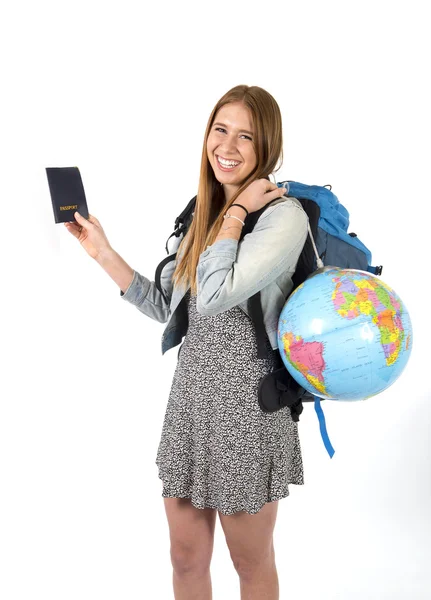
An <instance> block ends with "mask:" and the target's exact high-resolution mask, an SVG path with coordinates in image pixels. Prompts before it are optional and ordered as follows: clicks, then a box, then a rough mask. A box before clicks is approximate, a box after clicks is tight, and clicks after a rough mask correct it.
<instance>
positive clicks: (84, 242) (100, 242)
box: [64, 211, 112, 260]
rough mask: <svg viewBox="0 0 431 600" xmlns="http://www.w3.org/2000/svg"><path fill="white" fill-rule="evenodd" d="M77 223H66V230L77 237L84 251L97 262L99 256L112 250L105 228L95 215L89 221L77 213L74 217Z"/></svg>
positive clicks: (89, 217) (90, 216) (89, 216)
mask: <svg viewBox="0 0 431 600" xmlns="http://www.w3.org/2000/svg"><path fill="white" fill-rule="evenodd" d="M73 216H74V217H75V219H76V221H77V223H65V224H64V225H65V227H66V229H67V230H68V231H69V232H70V233H71V234H72V235H73V236H75V237H76V239H77V240H78V241H79V243H80V244H81V246H82V247H83V248H84V250H85V251H86V252H87V253H88V254H89V255H90V256H91V258H94V259H95V260H97V258H98V257H99V256H101V255H102V254H105V253H106V252H107V251H109V250H112V247H111V244H110V243H109V241H108V238H107V237H106V235H105V232H104V231H103V227H102V226H101V224H100V223H99V221H98V220H97V219H96V217H94V216H93V215H90V214H89V215H88V219H86V218H85V217H83V216H82V215H80V214H79V213H78V211H76V212H75V213H74V215H73Z"/></svg>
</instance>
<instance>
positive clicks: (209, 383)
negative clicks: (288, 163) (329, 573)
mask: <svg viewBox="0 0 431 600" xmlns="http://www.w3.org/2000/svg"><path fill="white" fill-rule="evenodd" d="M280 158H281V159H282V121H281V115H280V110H279V107H278V105H277V103H276V101H275V100H274V98H273V97H272V96H271V95H270V94H269V93H268V92H266V91H265V90H263V89H262V88H260V87H257V86H252V87H249V86H246V85H239V86H237V87H234V88H233V89H231V90H230V91H228V92H227V93H226V94H225V95H224V96H223V97H222V98H221V99H220V100H219V101H218V102H217V104H216V106H215V107H214V109H213V111H212V112H211V115H210V117H209V120H208V124H207V129H206V133H205V138H204V146H203V152H202V162H201V171H200V180H199V188H198V193H197V199H196V206H195V212H194V216H193V219H192V223H191V225H190V228H189V230H188V233H187V235H186V236H185V237H182V238H181V237H180V238H179V239H178V244H179V245H178V247H177V248H175V249H174V250H173V252H175V251H177V250H178V254H177V257H176V259H175V260H172V261H171V262H170V263H167V265H166V266H165V268H164V269H163V274H162V277H161V285H162V288H163V290H164V292H165V293H164V294H161V293H160V291H159V290H158V289H157V287H156V286H155V283H154V282H151V281H149V280H148V279H147V278H146V277H144V276H143V275H141V274H140V273H138V272H137V271H135V270H134V269H132V268H131V267H130V266H129V265H127V263H125V262H124V260H123V259H122V258H121V257H120V256H119V255H118V254H117V253H116V252H115V251H114V250H113V249H112V247H111V246H110V244H109V242H108V240H107V237H106V235H105V233H104V231H103V229H102V227H101V225H100V223H99V221H98V220H97V219H96V217H94V216H92V215H89V219H88V220H86V219H85V218H83V217H81V216H80V215H79V214H78V213H76V214H75V218H76V220H77V223H76V224H75V223H66V224H65V225H66V227H67V228H68V230H69V231H70V232H71V234H73V235H74V236H75V237H76V238H77V239H78V240H79V242H80V243H81V245H82V246H83V247H84V249H85V250H86V251H87V252H88V254H89V255H90V256H91V257H92V258H94V259H95V260H96V261H97V262H98V263H99V264H100V265H101V266H102V268H104V269H105V271H106V272H107V273H108V274H109V275H110V276H111V277H112V279H113V280H114V281H115V282H116V283H117V284H118V286H119V287H120V294H121V297H122V298H123V299H124V300H126V301H128V302H130V303H131V304H133V305H135V306H136V307H137V308H138V309H139V310H140V311H141V312H143V313H144V314H146V315H148V316H150V317H151V318H153V319H156V320H158V321H160V322H167V325H166V328H165V332H164V334H163V341H162V352H163V353H164V352H165V351H166V350H167V349H169V348H171V347H172V346H175V345H177V344H179V343H180V341H181V338H182V334H181V326H180V322H179V321H180V319H179V316H178V315H181V310H180V306H183V307H186V308H185V310H186V315H187V321H188V326H187V333H186V335H185V337H184V341H183V344H182V345H181V347H180V352H179V356H178V363H177V366H176V370H175V373H174V377H173V381H172V387H171V392H170V396H169V400H168V403H167V408H166V413H165V419H164V424H163V429H162V433H161V439H160V444H159V448H158V452H157V459H156V464H157V465H158V469H159V477H160V478H161V479H162V481H163V493H162V496H163V498H164V503H165V509H166V515H167V519H168V523H169V530H170V542H171V560H172V565H173V588H174V594H175V598H176V599H177V600H186V599H187V600H209V599H211V598H212V592H211V577H210V562H211V556H212V551H213V541H214V528H215V520H216V515H217V513H218V515H219V518H220V522H221V525H222V528H223V531H224V533H225V536H226V542H227V545H228V548H229V551H230V555H231V557H232V561H233V565H234V567H235V569H236V570H237V572H238V575H239V578H240V589H241V598H244V599H245V598H250V599H251V598H256V599H257V598H266V599H268V600H276V599H278V598H279V585H278V577H277V571H276V565H275V554H274V545H273V530H274V525H275V520H276V515H277V507H278V500H279V499H281V498H284V497H286V496H288V495H289V489H288V484H296V485H302V484H303V468H302V458H301V450H300V443H299V438H298V430H297V423H296V422H294V421H293V420H292V417H291V413H290V409H289V408H288V407H284V408H282V409H281V410H279V411H276V412H273V413H266V412H264V411H262V409H261V408H260V406H259V404H258V400H257V388H258V384H259V381H260V379H261V378H262V377H263V376H264V375H265V374H266V373H268V372H269V371H271V370H272V368H273V366H274V364H275V363H274V357H275V354H276V353H277V352H278V345H277V324H278V317H279V314H280V312H281V309H282V307H283V304H284V302H285V298H286V295H287V294H288V292H289V291H290V290H291V288H292V280H291V276H292V275H293V273H294V270H295V267H296V263H297V260H298V257H299V254H300V252H301V250H302V247H303V245H304V243H305V240H306V236H307V215H306V213H305V212H304V210H303V209H302V207H301V205H300V204H299V202H298V201H297V200H296V199H294V198H288V197H287V196H285V195H284V193H285V192H286V190H285V188H278V187H277V185H276V184H275V183H271V182H270V181H269V179H268V175H269V174H271V173H273V171H274V170H275V167H276V165H277V162H278V161H279V159H280ZM274 200H277V201H276V202H272V203H271V205H270V206H269V207H268V208H267V209H266V210H265V211H264V212H263V213H262V215H261V216H260V217H259V219H258V221H257V223H256V225H255V227H254V228H253V230H252V231H251V232H250V233H248V234H247V235H245V236H244V238H243V239H242V241H241V242H239V237H240V234H241V230H242V227H243V226H244V221H245V219H246V217H247V215H248V214H250V213H252V212H254V211H257V210H259V209H260V208H262V207H263V206H265V205H266V204H268V202H271V201H274ZM176 239H177V238H176ZM258 291H261V302H262V312H263V316H264V324H265V330H266V333H267V336H268V340H267V342H268V344H267V350H268V357H267V358H257V345H256V333H255V328H254V325H253V322H252V321H251V319H250V317H249V314H248V309H247V300H248V299H249V298H250V297H251V296H252V295H253V294H255V293H256V292H258Z"/></svg>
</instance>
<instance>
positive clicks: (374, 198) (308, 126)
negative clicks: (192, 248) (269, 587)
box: [0, 0, 431, 600]
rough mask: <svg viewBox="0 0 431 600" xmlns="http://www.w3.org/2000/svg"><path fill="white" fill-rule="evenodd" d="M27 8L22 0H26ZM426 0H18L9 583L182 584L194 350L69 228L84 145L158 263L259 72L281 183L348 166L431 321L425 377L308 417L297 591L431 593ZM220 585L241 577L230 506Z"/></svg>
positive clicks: (340, 181)
mask: <svg viewBox="0 0 431 600" xmlns="http://www.w3.org/2000/svg"><path fill="white" fill-rule="evenodd" d="M12 6H13V8H12ZM425 7H426V3H425V2H410V3H409V4H408V5H407V3H405V2H403V3H401V2H379V1H376V0H374V1H373V2H361V3H352V2H314V3H313V2H311V3H310V2H304V1H301V2H295V3H294V4H293V3H289V2H286V1H284V2H280V3H275V2H271V1H266V2H261V3H257V4H256V3H255V4H253V3H249V2H240V1H237V2H228V3H213V2H211V3H205V2H200V3H196V4H193V3H190V2H185V1H183V2H163V3H162V4H161V5H156V3H144V2H130V1H123V2H122V3H121V4H120V3H119V2H118V3H113V2H103V3H102V2H97V3H96V2H89V1H88V0H87V1H86V2H74V3H66V2H59V1H56V2H38V3H30V2H15V3H14V4H13V5H10V6H9V7H7V8H5V7H3V8H2V9H1V14H0V51H1V52H0V55H1V84H2V90H3V91H2V93H1V96H0V102H1V111H0V119H1V130H0V144H1V146H0V148H1V162H0V169H1V177H0V186H1V189H0V193H1V211H2V229H1V236H0V244H1V247H0V250H1V274H2V277H1V286H2V289H1V302H2V310H1V343H2V356H3V359H2V369H1V404H0V486H1V490H0V491H1V493H0V527H1V529H0V565H1V566H0V568H1V576H0V596H1V598H2V600H18V599H19V600H24V599H25V600H33V599H34V598H44V600H51V599H53V600H54V599H55V600H58V599H61V600H69V599H73V600H75V599H77V598H79V599H80V600H90V599H91V600H96V599H103V600H110V599H116V600H117V599H120V598H121V599H124V598H127V599H128V600H135V599H138V598H139V599H141V598H162V599H164V598H173V593H172V584H171V564H170V556H169V534H168V525H167V521H166V516H165V512H164V506H163V500H162V497H161V490H162V482H161V481H160V480H159V479H158V472H157V467H156V465H155V457H156V451H157V446H158V442H159V437H160V432H161V427H162V422H163V416H164V412H165V408H166V402H167V398H168V395H169V390H170V385H171V381H172V376H173V372H174V369H175V366H176V360H177V350H178V348H176V349H172V350H170V351H169V352H167V353H166V354H165V355H164V356H163V357H162V354H161V347H160V342H161V335H162V332H163V327H164V325H162V324H160V323H157V322H155V321H151V320H150V319H148V318H147V317H145V316H144V315H143V314H142V313H140V312H139V311H138V310H137V309H135V308H134V307H133V306H131V305H129V304H128V303H127V302H125V301H123V300H122V299H121V298H120V294H119V288H118V286H117V285H116V284H115V283H114V282H113V281H112V280H111V279H110V278H109V276H107V275H106V273H105V272H104V271H103V270H102V269H101V268H100V266H99V265H98V264H97V263H95V262H94V261H93V260H92V259H91V258H90V257H89V256H88V255H87V254H86V253H85V251H84V250H83V248H81V246H80V245H79V243H78V242H77V240H76V239H75V238H74V237H73V236H72V235H71V234H70V233H68V232H67V230H66V229H65V227H64V226H63V225H55V223H54V217H53V211H52V206H51V200H50V196H49V189H48V183H47V179H46V173H45V167H47V166H75V165H76V166H78V167H79V169H80V171H81V175H82V178H83V183H84V187H85V191H86V196H87V201H88V206H89V210H90V213H91V214H94V215H95V216H96V217H97V218H98V219H99V220H100V222H101V224H102V225H103V227H104V230H105V232H106V234H107V236H108V239H109V241H110V243H111V245H112V246H113V247H114V248H115V249H116V250H117V252H119V253H120V254H121V256H123V258H124V259H125V260H126V261H127V262H128V263H129V264H130V265H131V266H132V267H133V268H135V269H136V270H138V271H139V272H141V273H143V274H145V275H146V276H147V277H149V278H151V279H154V272H155V269H156V267H157V265H158V263H159V261H161V260H162V259H163V258H164V257H165V256H166V252H165V243H166V240H167V238H168V236H169V235H170V233H171V232H172V231H173V226H174V221H175V218H176V216H177V215H178V214H179V213H180V212H181V211H182V209H183V208H184V206H185V205H186V204H187V202H188V201H189V200H190V198H192V196H194V195H195V193H196V191H197V184H198V176H199V168H200V156H201V151H202V143H203V135H204V131H205V126H206V123H207V119H208V116H209V114H210V112H211V110H212V108H213V106H214V104H215V103H216V102H217V100H218V99H219V98H220V97H221V96H222V95H223V94H224V93H225V92H226V91H227V90H229V89H230V88H231V87H233V86H235V85H238V84H240V83H246V84H248V85H259V86H261V87H263V88H265V89H266V90H268V91H269V92H270V93H271V94H272V95H273V96H274V97H275V99H276V100H277V102H278V103H279V106H280V109H281V112H282V115H283V127H284V129H283V132H284V151H285V158H284V164H283V167H282V169H281V170H280V171H279V173H277V175H276V177H277V181H282V180H284V179H291V180H295V181H300V182H303V183H308V184H317V185H325V184H328V183H330V184H332V186H333V188H332V189H333V192H334V193H335V194H336V195H337V197H338V198H339V200H340V202H342V203H343V204H345V205H346V206H347V208H348V210H349V212H350V219H351V221H350V229H349V231H355V232H356V233H357V234H358V235H359V237H360V239H361V240H362V241H363V242H364V243H365V244H366V245H367V246H369V247H370V249H371V250H372V252H373V264H383V265H384V271H383V276H382V279H383V280H384V281H385V282H386V283H388V284H389V285H391V286H392V287H393V288H394V289H395V291H397V293H398V294H399V295H400V296H401V298H402V299H403V300H404V302H405V304H406V306H407V308H408V310H409V312H410V315H411V319H412V322H413V327H414V340H413V352H412V357H411V359H410V362H409V364H408V366H407V368H406V369H405V371H404V373H403V374H402V376H401V378H400V379H398V381H397V382H396V383H395V384H394V385H393V386H392V387H390V388H389V389H388V390H386V391H385V392H383V393H382V394H380V395H379V396H377V397H374V398H372V399H370V400H369V401H367V402H357V403H337V402H325V403H324V404H323V407H324V410H325V415H326V419H327V426H328V432H329V436H330V438H331V441H332V444H333V446H334V448H335V451H336V452H335V455H334V457H333V459H332V460H331V459H330V458H329V456H328V454H327V453H326V450H325V448H324V446H323V444H322V441H321V438H320V432H319V428H318V421H317V417H316V414H315V412H314V408H313V406H312V404H308V405H306V406H305V410H304V413H303V414H302V415H301V420H300V424H299V425H300V437H301V445H302V450H303V459H304V470H305V485H304V486H291V488H290V489H291V493H290V496H289V497H288V498H285V499H283V500H281V501H280V503H279V511H278V519H277V523H276V529H275V534H274V539H275V548H276V560H277V566H278V573H279V581H280V598H282V599H284V598H286V599H287V598H295V600H305V599H307V600H308V599H313V600H315V599H318V600H335V599H337V600H338V599H340V600H363V599H364V598H366V599H367V600H405V599H406V598H408V599H409V600H422V599H425V598H429V597H430V596H431V573H430V569H429V565H430V564H431V548H430V534H431V518H430V505H431V503H430V500H431V475H430V472H431V450H430V440H429V432H430V425H431V408H430V400H431V386H430V383H429V360H428V359H429V340H430V333H431V331H430V322H429V299H427V297H426V295H425V286H426V285H427V280H426V278H425V277H424V272H426V271H427V270H428V268H429V254H430V252H429V247H428V245H427V242H428V241H429V220H428V218H429V202H430V186H429V180H428V174H429V165H430V152H429V147H430V145H429V139H430V133H431V131H430V129H431V128H430V118H429V113H430V109H429V107H430V100H431V99H430V94H429V88H428V85H429V60H427V59H426V56H427V55H428V56H429V52H430V43H429V22H428V21H427V19H426V18H425ZM212 580H213V594H214V599H215V600H218V599H221V598H228V600H230V599H232V600H235V599H236V598H239V583H238V577H237V574H236V572H235V571H234V568H233V566H232V564H231V561H230V557H229V553H228V549H227V546H226V543H225V539H224V535H223V531H222V529H221V526H220V523H219V522H217V527H216V538H215V547H214V555H213V562H212Z"/></svg>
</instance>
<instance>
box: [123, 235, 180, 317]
mask: <svg viewBox="0 0 431 600" xmlns="http://www.w3.org/2000/svg"><path fill="white" fill-rule="evenodd" d="M182 237H183V236H180V237H178V238H175V244H174V245H173V249H172V251H171V252H170V253H169V256H171V255H172V254H175V252H176V251H177V248H178V246H179V245H180V242H181V240H182ZM176 264H177V261H176V259H173V260H171V261H169V262H168V263H167V264H166V265H165V266H164V268H163V270H162V272H161V274H160V286H161V288H162V289H163V291H164V293H165V295H166V297H167V301H166V300H165V298H164V297H163V295H162V294H161V293H160V291H159V290H158V289H157V286H156V283H155V281H150V280H149V279H147V277H145V276H144V275H141V274H140V273H138V271H135V270H134V271H133V279H132V281H131V282H130V284H129V287H128V288H127V290H126V291H125V292H124V293H123V291H122V290H120V297H121V298H122V299H123V300H127V302H130V304H133V306H136V308H137V309H138V310H140V311H141V312H142V313H144V315H147V317H150V318H151V319H154V320H155V321H159V323H166V322H167V321H168V319H169V312H170V303H171V297H172V291H173V282H172V275H173V273H174V270H175V267H176Z"/></svg>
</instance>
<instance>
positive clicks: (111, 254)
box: [96, 248, 134, 293]
mask: <svg viewBox="0 0 431 600" xmlns="http://www.w3.org/2000/svg"><path fill="white" fill-rule="evenodd" d="M96 262H97V263H98V264H99V265H100V266H101V267H102V269H104V270H105V271H106V272H107V273H108V275H109V276H110V277H111V278H112V279H113V280H114V281H115V283H116V284H117V285H118V286H119V288H120V290H121V291H122V292H123V293H124V292H125V291H126V290H127V288H128V287H129V285H130V284H131V282H132V279H133V275H134V271H133V269H132V267H130V266H129V265H128V264H127V263H126V261H125V260H124V259H123V258H121V256H120V255H119V254H118V253H117V252H115V250H114V249H113V248H111V249H110V250H107V251H106V252H104V253H103V254H102V255H100V256H99V257H98V258H97V259H96Z"/></svg>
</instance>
